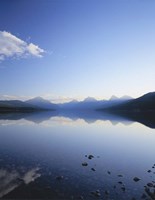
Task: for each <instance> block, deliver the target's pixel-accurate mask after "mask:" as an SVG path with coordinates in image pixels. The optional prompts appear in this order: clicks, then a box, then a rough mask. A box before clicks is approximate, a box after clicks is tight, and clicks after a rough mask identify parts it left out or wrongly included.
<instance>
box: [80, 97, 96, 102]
mask: <svg viewBox="0 0 155 200" xmlns="http://www.w3.org/2000/svg"><path fill="white" fill-rule="evenodd" d="M83 101H84V102H95V101H97V100H96V99H95V98H94V97H87V98H85V99H84V100H83Z"/></svg>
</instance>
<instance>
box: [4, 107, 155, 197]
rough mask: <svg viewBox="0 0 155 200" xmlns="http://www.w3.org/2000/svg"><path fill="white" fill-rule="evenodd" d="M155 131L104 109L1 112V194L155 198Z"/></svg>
mask: <svg viewBox="0 0 155 200" xmlns="http://www.w3.org/2000/svg"><path fill="white" fill-rule="evenodd" d="M154 152H155V129H153V128H152V126H147V125H146V124H145V123H140V122H137V121H134V120H130V119H127V118H124V117H121V116H116V115H112V114H107V113H102V112H86V111H85V112H84V111H81V112H71V111H67V112H65V111H64V112H61V113H59V112H41V113H25V114H19V113H14V114H13V113H12V114H10V113H8V114H1V115H0V198H2V199H114V200H116V199H118V200H121V199H124V200H128V199H129V200H131V199H133V200H134V199H155V197H154V196H155V195H154V194H153V193H154V187H155V182H154V181H155V167H154V166H155V165H154V164H155V155H154Z"/></svg>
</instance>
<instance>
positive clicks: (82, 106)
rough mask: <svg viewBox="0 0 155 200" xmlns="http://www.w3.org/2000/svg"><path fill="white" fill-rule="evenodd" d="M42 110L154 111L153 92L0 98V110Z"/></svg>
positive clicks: (154, 97) (154, 96) (154, 100)
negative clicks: (79, 97)
mask: <svg viewBox="0 0 155 200" xmlns="http://www.w3.org/2000/svg"><path fill="white" fill-rule="evenodd" d="M43 110H50V111H54V110H87V111H88V110H100V111H108V112H118V111H119V112H120V111H121V112H122V111H123V112H142V111H143V112H144V111H145V112H146V111H147V112H148V111H155V92H150V93H147V94H145V95H143V96H141V97H139V98H136V99H132V98H131V97H129V96H123V97H121V98H117V97H116V96H114V95H113V96H112V97H111V98H110V99H109V100H96V99H95V98H93V97H87V98H86V99H84V100H83V101H77V100H73V101H71V102H68V103H61V104H54V103H51V102H50V101H49V100H45V99H43V98H41V97H36V98H33V99H30V100H27V101H19V100H6V101H5V100H3V101H2V100H1V101H0V112H1V113H2V112H32V111H43Z"/></svg>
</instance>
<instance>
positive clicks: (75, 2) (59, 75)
mask: <svg viewBox="0 0 155 200" xmlns="http://www.w3.org/2000/svg"><path fill="white" fill-rule="evenodd" d="M154 10H155V1H154V0H31V1H30V0H0V19H1V20H0V86H1V87H0V95H1V96H3V95H8V96H15V97H16V96H22V97H23V96H24V97H33V96H44V97H46V98H48V99H53V98H55V99H60V98H62V99H66V98H70V99H72V98H84V97H87V96H93V97H97V98H106V99H107V98H110V96H111V95H113V94H115V95H116V96H123V95H124V94H127V95H130V96H133V97H138V96H140V95H142V94H144V93H147V92H150V91H154V90H155V89H154V87H155V78H154V77H155V12H154Z"/></svg>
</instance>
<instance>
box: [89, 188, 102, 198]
mask: <svg viewBox="0 0 155 200" xmlns="http://www.w3.org/2000/svg"><path fill="white" fill-rule="evenodd" d="M91 194H92V195H93V196H95V197H100V196H101V194H100V191H99V190H96V191H92V192H91Z"/></svg>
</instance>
